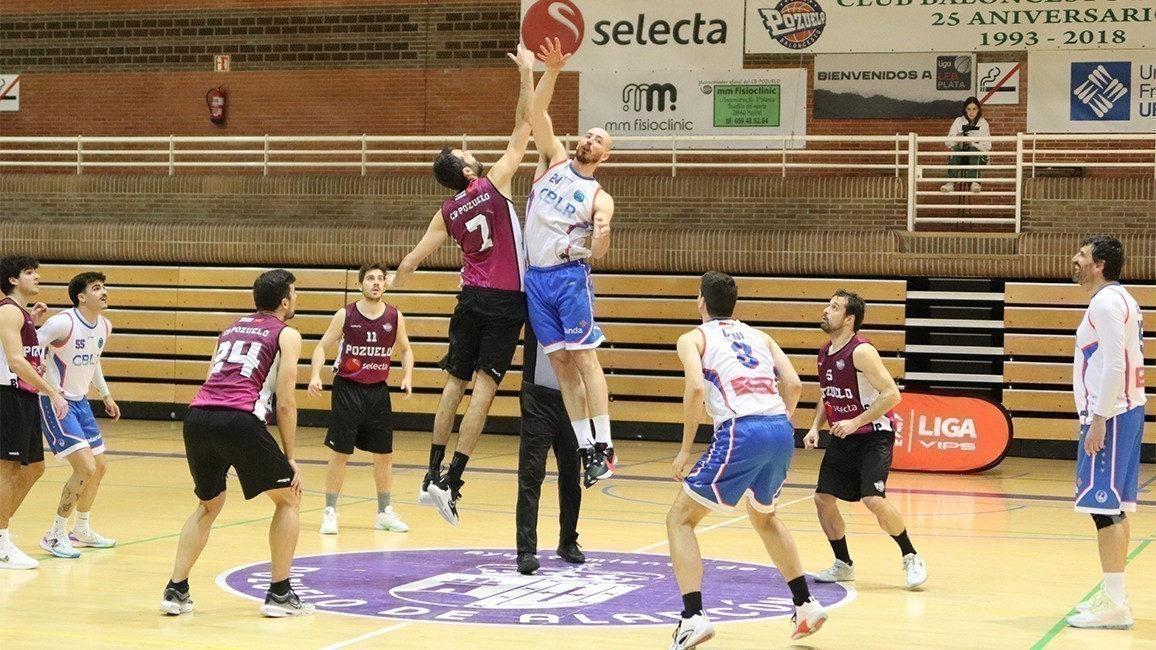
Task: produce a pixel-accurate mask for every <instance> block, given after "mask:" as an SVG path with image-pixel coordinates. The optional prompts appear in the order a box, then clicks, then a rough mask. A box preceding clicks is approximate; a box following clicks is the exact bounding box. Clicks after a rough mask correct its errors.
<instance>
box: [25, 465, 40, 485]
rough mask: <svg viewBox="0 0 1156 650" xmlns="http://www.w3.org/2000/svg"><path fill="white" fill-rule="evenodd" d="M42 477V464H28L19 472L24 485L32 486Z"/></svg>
mask: <svg viewBox="0 0 1156 650" xmlns="http://www.w3.org/2000/svg"><path fill="white" fill-rule="evenodd" d="M41 476H44V463H42V462H41V463H30V464H28V465H26V466H25V467H24V469H23V471H21V477H22V478H23V480H24V482H25V483H28V484H32V483H35V482H36V481H38V480H40V477H41Z"/></svg>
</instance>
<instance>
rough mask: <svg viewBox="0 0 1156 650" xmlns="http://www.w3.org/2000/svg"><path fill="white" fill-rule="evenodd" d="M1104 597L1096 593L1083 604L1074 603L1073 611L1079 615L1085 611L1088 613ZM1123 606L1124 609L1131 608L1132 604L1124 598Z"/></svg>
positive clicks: (1102, 593) (1100, 592)
mask: <svg viewBox="0 0 1156 650" xmlns="http://www.w3.org/2000/svg"><path fill="white" fill-rule="evenodd" d="M1104 597H1105V596H1104V592H1103V591H1099V592H1096V595H1095V596H1092V597H1091V598H1089V599H1087V600H1085V601H1084V602H1082V603H1076V607H1075V610H1076V611H1077V612H1079V613H1081V614H1083V613H1084V612H1086V611H1088V610H1090V609H1092V608H1093V607H1095V606H1096V604H1097V603H1098V602H1100V599H1101V598H1104ZM1124 606H1125V607H1131V606H1132V603H1130V602H1128V599H1127V598H1124Z"/></svg>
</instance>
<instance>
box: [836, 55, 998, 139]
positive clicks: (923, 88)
mask: <svg viewBox="0 0 1156 650" xmlns="http://www.w3.org/2000/svg"><path fill="white" fill-rule="evenodd" d="M975 82H976V78H975V57H974V56H972V55H971V54H968V53H956V54H819V55H817V56H815V117H816V118H829V119H848V118H851V119H855V118H885V119H886V118H920V117H942V118H945V119H947V118H954V117H956V116H958V115H961V114H962V113H963V100H965V99H967V98H968V97H969V96H970V95H974V94H975V88H976V83H975ZM943 128H944V131H946V130H947V126H946V125H945V126H944V127H943Z"/></svg>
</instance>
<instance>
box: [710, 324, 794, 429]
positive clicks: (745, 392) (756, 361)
mask: <svg viewBox="0 0 1156 650" xmlns="http://www.w3.org/2000/svg"><path fill="white" fill-rule="evenodd" d="M698 331H699V332H701V333H702V337H703V349H702V374H703V378H704V379H705V380H706V383H707V385H708V388H707V390H706V411H707V413H708V414H710V417H711V419H713V420H714V423H715V426H718V425H720V424H722V423H723V422H725V421H727V420H730V419H732V418H739V417H743V416H746V415H786V414H787V405H786V403H785V402H783V398H782V397H781V396H780V395H779V382H778V375H777V373H776V372H775V361H774V358H773V357H772V356H771V349H770V348H769V347H768V346H767V343H766V341H765V340H764V339H763V336H762V335H761V334H760V333H759V332H758V331H757V330H755V329H754V328H753V327H751V326H750V325H747V324H746V323H743V322H742V321H737V320H733V319H719V320H712V321H709V322H706V323H703V324H702V325H700V326H699V327H698Z"/></svg>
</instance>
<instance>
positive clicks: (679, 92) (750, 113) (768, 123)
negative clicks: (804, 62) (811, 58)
mask: <svg viewBox="0 0 1156 650" xmlns="http://www.w3.org/2000/svg"><path fill="white" fill-rule="evenodd" d="M578 120H579V125H580V128H581V129H589V128H591V127H595V126H597V127H601V128H604V129H606V130H607V131H608V132H609V133H610V134H611V135H614V136H623V135H642V136H663V137H664V138H665V139H664V140H661V141H654V140H650V141H635V142H631V141H629V140H621V141H618V142H616V143H615V148H627V149H647V148H669V147H670V146H671V139H670V138H671V137H672V136H673V137H674V138H675V143H674V144H675V145H676V146H678V147H680V148H696V147H706V148H712V149H715V148H728V147H744V148H746V147H768V148H781V147H782V146H783V141H781V140H780V141H770V140H768V141H763V142H759V141H756V140H751V139H750V136H758V135H775V136H802V135H806V133H807V71H806V70H805V69H802V68H790V69H782V70H736V71H689V72H688V71H673V70H645V71H642V70H627V71H622V72H584V73H582V78H581V81H580V82H579V90H578ZM690 135H712V136H716V138H718V139H715V140H710V141H700V142H694V141H689V140H686V141H682V142H679V141H677V137H678V136H690ZM731 137H733V138H734V139H730V138H731ZM786 146H787V147H789V148H797V147H802V146H803V142H802V141H801V140H787V141H786Z"/></svg>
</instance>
